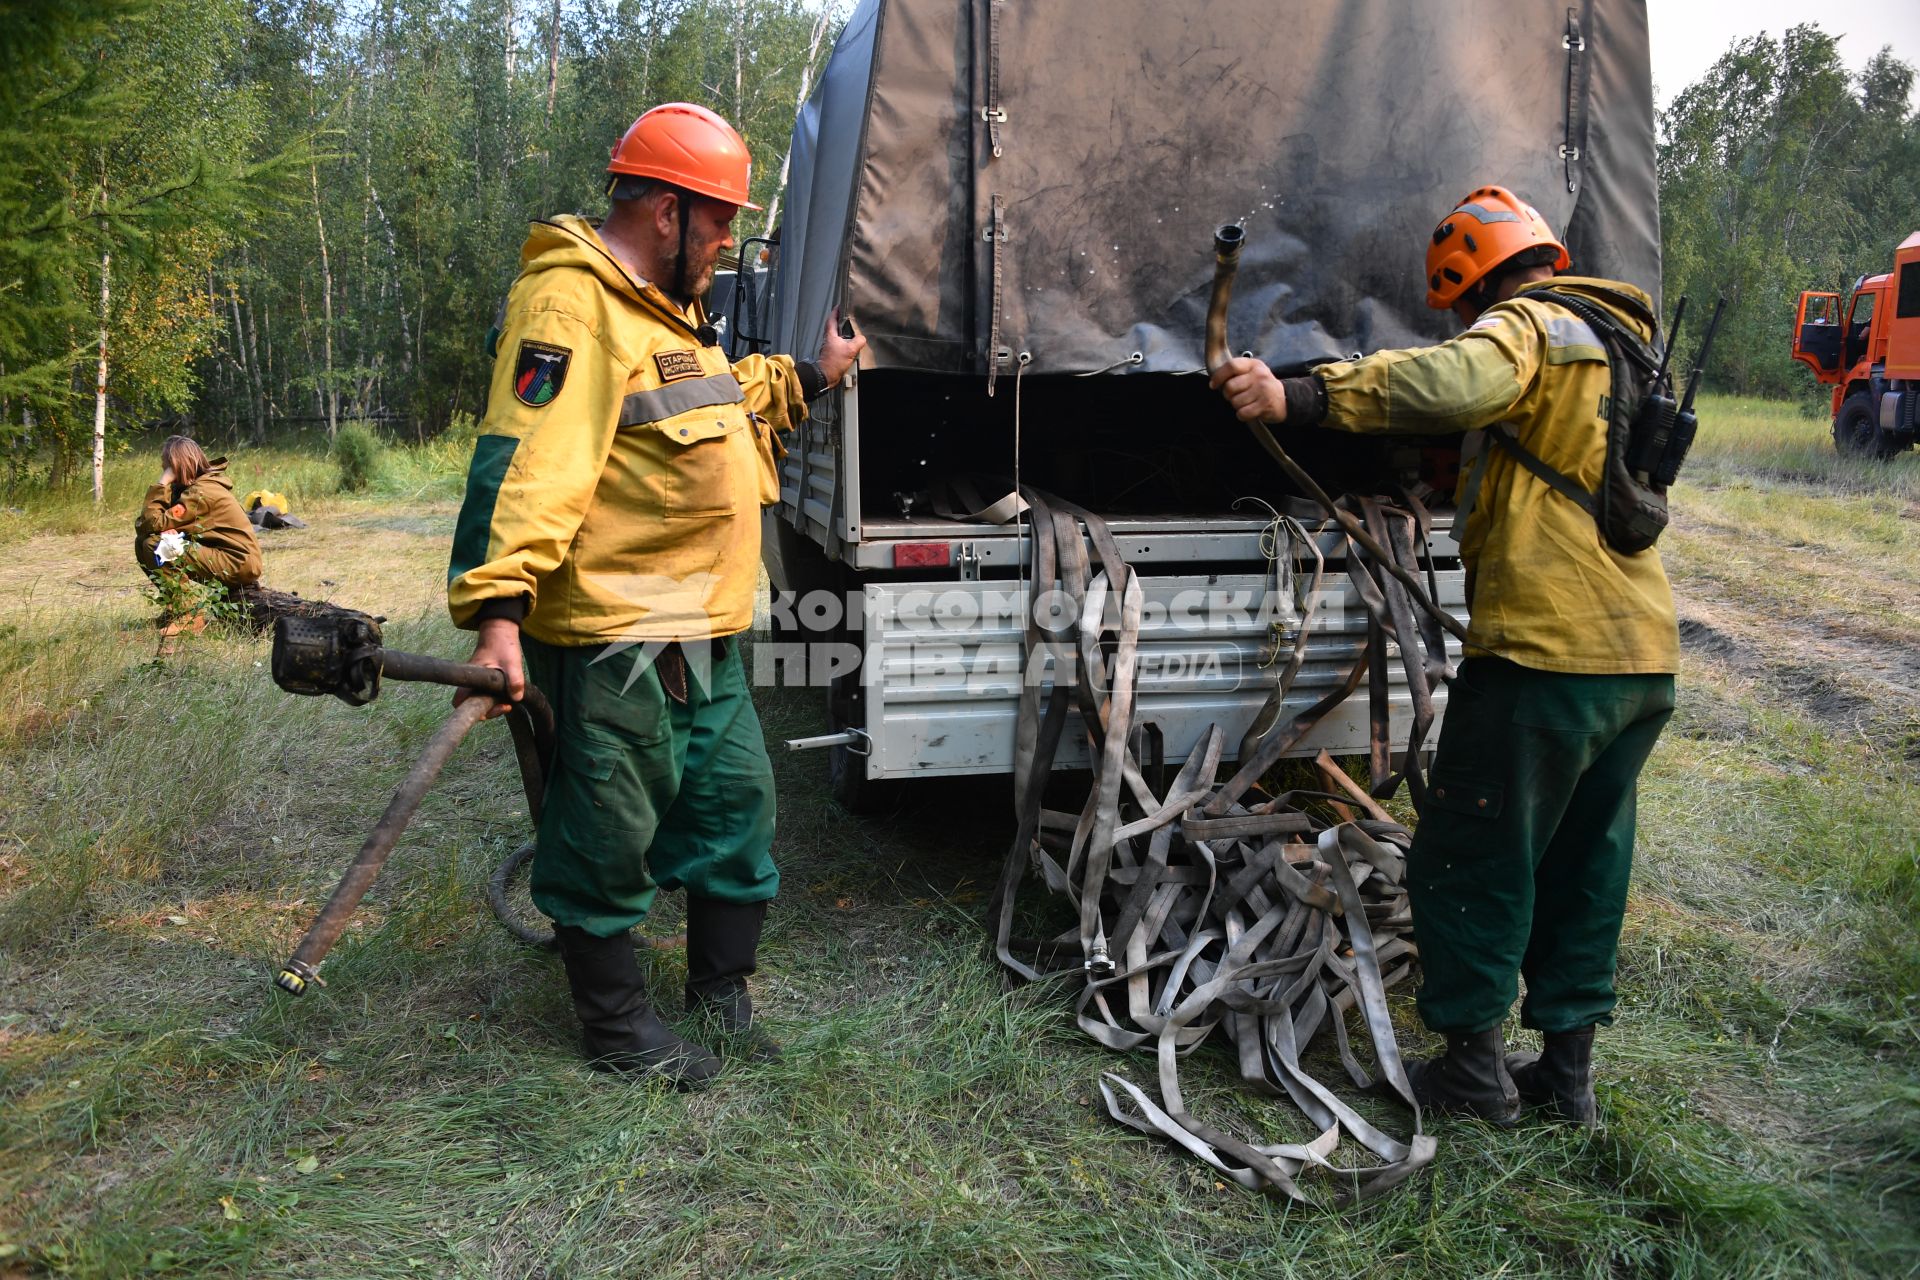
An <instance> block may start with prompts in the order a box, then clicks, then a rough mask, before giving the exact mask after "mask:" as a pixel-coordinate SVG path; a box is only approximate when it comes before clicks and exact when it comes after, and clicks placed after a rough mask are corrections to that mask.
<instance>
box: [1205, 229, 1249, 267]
mask: <svg viewBox="0 0 1920 1280" xmlns="http://www.w3.org/2000/svg"><path fill="white" fill-rule="evenodd" d="M1246 240H1247V229H1246V228H1245V227H1243V226H1241V225H1240V224H1239V223H1237V222H1225V223H1222V224H1221V225H1220V226H1219V227H1217V228H1215V229H1214V233H1213V256H1214V260H1215V261H1217V262H1219V263H1220V264H1221V265H1222V266H1232V265H1235V264H1237V263H1238V262H1239V261H1240V246H1241V245H1243V244H1245V243H1246Z"/></svg>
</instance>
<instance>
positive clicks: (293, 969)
mask: <svg viewBox="0 0 1920 1280" xmlns="http://www.w3.org/2000/svg"><path fill="white" fill-rule="evenodd" d="M309 984H318V985H319V986H323V987H324V986H326V985H327V984H326V983H325V982H322V981H321V980H320V975H319V974H317V973H315V972H314V971H313V970H312V969H311V968H309V967H308V966H307V965H305V964H303V963H301V962H300V961H298V960H289V961H287V967H286V968H284V969H282V970H281V971H280V972H279V973H276V974H275V975H274V976H273V985H274V986H276V987H278V988H280V989H281V990H282V991H284V992H286V993H287V994H288V995H290V996H298V995H304V994H306V990H307V987H308V985H309Z"/></svg>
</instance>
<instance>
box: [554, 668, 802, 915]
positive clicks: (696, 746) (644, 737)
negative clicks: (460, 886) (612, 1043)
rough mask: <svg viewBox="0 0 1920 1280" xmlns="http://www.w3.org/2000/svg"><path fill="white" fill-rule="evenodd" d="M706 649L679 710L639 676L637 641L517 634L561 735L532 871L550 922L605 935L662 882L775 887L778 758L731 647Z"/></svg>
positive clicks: (752, 894) (722, 891) (696, 887)
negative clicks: (706, 661)
mask: <svg viewBox="0 0 1920 1280" xmlns="http://www.w3.org/2000/svg"><path fill="white" fill-rule="evenodd" d="M698 643H699V645H700V647H701V648H702V649H705V648H706V647H707V646H706V642H698ZM690 647H691V646H690ZM713 647H714V649H715V650H716V651H717V653H716V655H715V657H714V660H713V662H712V666H711V676H710V678H709V680H708V682H707V683H706V684H705V685H704V686H703V685H702V683H701V681H700V680H699V678H698V677H699V674H700V673H699V671H698V669H697V664H696V669H695V671H694V673H693V675H692V676H690V677H689V679H688V680H687V701H686V703H685V704H684V705H683V704H681V703H679V702H676V701H674V700H673V699H671V698H669V697H667V694H666V690H665V689H664V688H662V686H661V682H660V673H659V671H658V670H657V669H656V668H655V667H653V666H652V665H651V664H649V665H648V666H647V667H646V669H645V670H642V671H638V672H636V670H635V664H636V662H639V661H645V658H644V657H643V655H644V654H646V652H647V650H646V649H645V648H644V647H643V646H633V647H630V648H625V649H621V650H619V651H618V652H614V653H611V654H609V653H608V648H609V646H606V645H591V646H586V647H582V648H572V647H560V646H556V645H547V644H542V643H540V642H539V641H537V640H533V639H531V638H528V639H526V640H525V641H524V642H523V650H524V652H525V655H526V666H527V678H528V679H529V680H531V681H532V682H533V684H534V685H535V687H537V688H538V689H539V690H540V692H541V693H543V694H545V695H546V697H547V701H549V702H551V703H552V704H553V713H554V720H555V724H556V727H557V729H558V732H559V745H558V750H557V753H556V754H557V755H558V757H559V758H558V760H556V761H555V763H554V766H553V768H552V770H551V771H550V774H549V777H548V781H547V795H546V804H545V807H544V811H543V812H542V814H541V817H540V831H539V844H538V849H537V852H536V853H535V854H534V859H533V878H532V889H533V902H534V905H535V906H536V907H538V908H539V909H540V910H541V911H542V912H544V913H545V914H546V915H548V916H550V917H551V918H552V919H553V920H554V922H555V923H557V924H563V925H571V926H574V927H576V928H580V929H584V930H586V931H587V932H588V933H591V934H595V935H597V936H600V937H612V936H614V935H615V934H618V933H622V932H625V931H626V930H627V929H630V928H632V927H633V926H634V925H636V924H638V923H639V922H640V921H642V920H644V919H645V918H646V915H647V911H648V910H649V909H650V908H651V907H652V906H653V898H654V894H655V893H656V892H657V891H658V890H659V889H661V888H666V889H670V890H671V889H682V888H684V889H685V890H686V891H687V892H688V893H690V894H693V895H696V896H698V897H703V898H713V899H717V900H719V901H721V902H732V903H751V902H765V901H767V900H768V899H770V898H772V897H773V896H774V894H775V893H776V892H778V890H779V888H780V873H779V872H778V871H777V870H776V869H775V868H774V865H773V811H774V806H773V766H772V764H771V763H770V762H769V761H768V759H767V747H766V742H765V740H764V738H763V737H762V735H761V732H760V718H759V717H758V716H757V715H755V714H754V710H753V698H752V695H751V693H750V692H749V690H748V687H747V679H746V673H745V671H744V670H743V667H744V665H745V664H744V663H743V662H742V660H741V657H740V652H739V647H738V645H737V644H736V642H735V641H733V640H731V639H729V640H725V641H721V642H717V643H715V644H714V646H713Z"/></svg>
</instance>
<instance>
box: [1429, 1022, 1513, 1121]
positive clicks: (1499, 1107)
mask: <svg viewBox="0 0 1920 1280" xmlns="http://www.w3.org/2000/svg"><path fill="white" fill-rule="evenodd" d="M1446 1037H1447V1051H1446V1052H1445V1053H1443V1054H1441V1055H1440V1056H1439V1057H1437V1058H1427V1059H1425V1060H1423V1061H1420V1062H1409V1063H1408V1064H1407V1080H1408V1082H1409V1083H1411V1084H1412V1085H1413V1096H1414V1099H1415V1100H1416V1101H1417V1102H1419V1104H1420V1105H1421V1106H1422V1107H1425V1108H1427V1109H1428V1110H1430V1111H1444V1112H1449V1113H1451V1114H1454V1115H1468V1116H1478V1117H1479V1118H1480V1119H1482V1120H1485V1121H1486V1122H1487V1123H1489V1124H1497V1125H1499V1126H1500V1127H1501V1128H1503V1129H1504V1128H1506V1127H1507V1126H1509V1125H1511V1124H1513V1123H1514V1122H1515V1121H1516V1120H1518V1119H1519V1118H1520V1094H1519V1092H1518V1090H1516V1089H1515V1088H1514V1085H1513V1080H1512V1078H1511V1077H1510V1076H1508V1075H1507V1064H1506V1060H1505V1059H1506V1051H1507V1044H1506V1040H1505V1038H1504V1037H1503V1036H1502V1035H1501V1034H1500V1028H1498V1027H1494V1028H1493V1029H1492V1030H1490V1031H1481V1032H1476V1033H1475V1034H1473V1035H1461V1034H1460V1033H1458V1032H1454V1031H1449V1032H1447V1033H1446Z"/></svg>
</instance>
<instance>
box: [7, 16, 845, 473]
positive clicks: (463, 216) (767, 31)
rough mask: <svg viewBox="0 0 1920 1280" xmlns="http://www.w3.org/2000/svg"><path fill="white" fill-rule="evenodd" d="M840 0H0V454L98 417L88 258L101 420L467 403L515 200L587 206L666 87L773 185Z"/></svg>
mask: <svg viewBox="0 0 1920 1280" xmlns="http://www.w3.org/2000/svg"><path fill="white" fill-rule="evenodd" d="M845 2H846V0H536V2H534V3H528V0H374V2H372V3H367V4H355V5H343V4H337V3H331V2H329V0H204V2H203V0H33V2H32V3H23V2H22V0H0V32H4V34H0V54H5V56H6V62H5V65H6V66H7V67H8V75H7V76H6V77H4V83H0V449H4V450H7V451H8V456H7V466H8V469H9V470H10V471H13V472H16V473H17V472H19V471H22V470H24V469H26V467H27V466H28V465H29V461H31V460H37V462H38V464H39V465H42V466H44V465H46V464H49V463H50V464H51V467H52V472H53V475H54V477H55V478H56V479H59V478H63V477H65V476H66V475H68V474H70V472H71V469H72V464H73V462H74V460H75V458H76V457H77V456H79V454H80V453H81V452H82V451H83V450H84V448H85V444H86V441H87V440H88V439H89V438H90V435H91V430H92V410H93V404H92V400H93V388H94V376H93V362H94V360H95V359H96V358H97V343H98V339H99V329H100V321H101V317H100V315H99V309H100V302H99V299H100V286H101V275H102V269H103V262H104V261H110V263H111V266H110V274H111V277H112V286H113V288H112V306H111V313H110V314H109V315H108V317H107V318H106V319H107V328H108V348H109V354H110V360H109V371H108V392H109V397H110V408H111V413H110V420H109V430H110V432H111V433H113V434H114V435H115V436H116V437H118V436H123V435H124V434H125V433H127V432H129V431H137V430H141V429H144V428H146V427H147V426H150V425H153V424H154V423H155V422H156V421H157V420H166V419H168V418H173V417H182V416H188V415H191V416H192V417H193V418H194V419H195V420H196V421H198V422H201V423H204V424H206V426H207V427H208V428H209V429H211V430H214V431H216V432H219V433H221V434H230V433H231V431H232V429H233V428H239V429H241V430H242V431H243V432H244V433H245V434H246V435H248V436H250V437H251V438H252V440H253V441H254V442H255V443H256V444H258V443H262V442H264V440H265V439H266V437H267V435H268V433H269V430H270V428H271V429H277V430H279V431H282V432H284V431H288V430H299V429H300V428H302V427H304V426H307V425H311V424H313V423H316V422H321V423H325V424H326V425H327V426H328V428H329V429H331V428H332V427H333V426H335V425H336V424H338V423H339V422H341V421H344V420H350V419H354V418H364V419H369V420H376V419H377V420H381V421H387V422H391V423H394V424H395V425H404V426H406V427H410V429H411V434H412V435H413V436H414V438H415V439H416V441H417V440H420V439H423V438H424V437H426V436H428V435H430V434H432V433H433V432H435V431H437V430H439V429H440V428H441V427H443V426H444V425H445V424H446V423H447V422H448V420H449V419H450V418H451V417H452V416H453V415H455V414H458V413H465V414H469V415H477V414H479V413H481V412H483V411H484V409H485V405H484V398H485V390H486V385H487V379H488V376H489V372H490V370H489V368H488V361H487V357H486V355H485V353H484V349H483V343H484V339H485V334H486V332H487V329H488V326H489V324H490V322H491V320H492V318H493V316H494V314H495V312H496V310H497V308H498V306H499V305H500V302H501V299H502V297H503V295H504V293H505V291H506V288H507V286H508V284H509V283H510V282H511V280H512V278H513V273H514V270H515V267H516V265H517V262H518V249H519V245H520V242H521V240H522V239H523V238H524V234H525V228H526V224H527V221H528V220H529V219H531V218H536V217H541V216H545V215H547V214H551V213H556V212H566V211H569V210H576V209H577V210H581V211H584V212H588V213H594V212H597V211H598V210H599V208H600V206H601V196H600V182H601V175H602V172H603V170H604V167H605V163H606V154H607V148H608V146H609V145H610V144H611V143H612V142H613V140H614V139H615V138H617V137H618V136H619V134H620V132H621V131H622V130H624V129H625V128H626V126H627V125H628V124H629V123H631V121H632V119H633V118H634V116H636V115H638V114H639V112H640V111H641V110H643V109H644V108H645V107H647V106H650V105H652V104H654V103H657V102H661V101H666V100H671V99H685V100H690V101H696V102H701V103H705V104H707V105H709V106H712V107H714V108H716V109H718V110H720V111H721V112H723V113H724V114H727V115H729V116H730V117H732V118H733V119H734V120H735V121H736V122H737V123H739V125H740V126H741V128H742V131H743V132H744V133H745V135H746V136H747V138H748V141H749V143H750V145H751V146H752V148H753V151H754V155H755V158H756V161H757V163H756V165H755V170H754V173H755V182H754V192H755V195H756V197H757V198H758V200H759V201H760V202H761V203H766V202H767V200H768V197H770V196H771V195H772V193H773V188H774V184H775V183H776V182H777V181H778V174H779V159H780V155H781V154H782V152H783V151H784V150H785V148H786V145H787V138H788V133H789V130H790V129H791V126H792V113H793V106H794V101H795V97H796V93H797V89H798V85H799V82H800V78H801V75H802V71H803V69H804V64H805V62H806V61H807V58H808V53H809V48H810V45H809V37H810V35H811V32H812V29H813V25H814V23H815V20H816V12H817V11H818V10H819V9H820V8H821V7H822V6H823V5H824V6H825V7H827V8H829V9H834V8H838V7H840V6H843V5H844V4H845ZM823 52H824V49H823ZM16 68H18V69H19V70H18V71H17V72H16V70H15V69H16ZM742 229H743V230H744V229H747V228H746V227H745V224H742ZM752 229H754V230H758V229H759V228H758V227H754V228H752ZM43 478H44V474H43Z"/></svg>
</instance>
